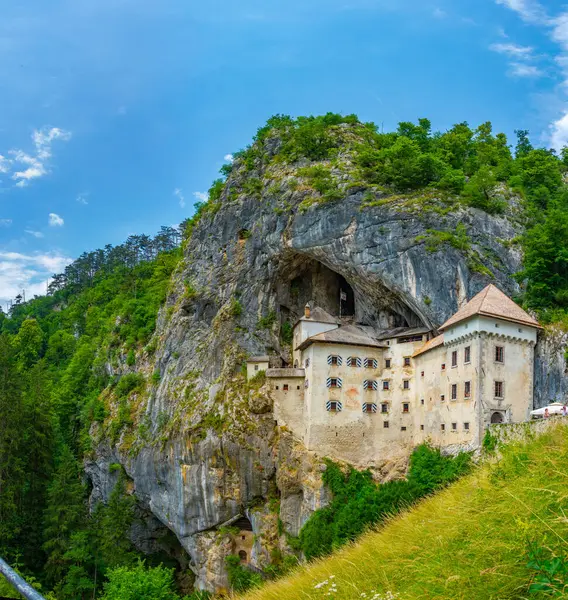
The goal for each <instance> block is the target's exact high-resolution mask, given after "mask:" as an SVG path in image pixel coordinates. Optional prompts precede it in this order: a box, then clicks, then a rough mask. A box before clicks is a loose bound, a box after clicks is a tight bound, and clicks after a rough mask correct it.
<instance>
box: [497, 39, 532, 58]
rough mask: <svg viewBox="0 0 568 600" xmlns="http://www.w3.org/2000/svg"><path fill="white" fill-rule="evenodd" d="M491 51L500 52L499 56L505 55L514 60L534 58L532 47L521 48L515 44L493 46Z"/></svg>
mask: <svg viewBox="0 0 568 600" xmlns="http://www.w3.org/2000/svg"><path fill="white" fill-rule="evenodd" d="M489 49H490V50H493V52H498V53H499V54H505V55H506V56H510V57H512V58H527V59H528V58H532V55H533V48H532V47H531V46H519V45H517V44H513V43H507V44H491V46H489Z"/></svg>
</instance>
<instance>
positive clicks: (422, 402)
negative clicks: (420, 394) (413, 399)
mask: <svg viewBox="0 0 568 600" xmlns="http://www.w3.org/2000/svg"><path fill="white" fill-rule="evenodd" d="M420 404H422V406H424V398H420Z"/></svg>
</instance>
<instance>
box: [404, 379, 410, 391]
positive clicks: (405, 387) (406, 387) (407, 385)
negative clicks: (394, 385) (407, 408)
mask: <svg viewBox="0 0 568 600" xmlns="http://www.w3.org/2000/svg"><path fill="white" fill-rule="evenodd" d="M402 389H403V390H409V389H410V379H405V380H404V381H403V382H402Z"/></svg>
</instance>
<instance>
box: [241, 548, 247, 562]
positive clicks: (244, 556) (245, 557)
mask: <svg viewBox="0 0 568 600" xmlns="http://www.w3.org/2000/svg"><path fill="white" fill-rule="evenodd" d="M239 558H240V559H241V562H245V561H246V559H247V553H246V552H245V551H244V550H239Z"/></svg>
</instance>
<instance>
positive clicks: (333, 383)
mask: <svg viewBox="0 0 568 600" xmlns="http://www.w3.org/2000/svg"><path fill="white" fill-rule="evenodd" d="M329 387H330V388H337V387H339V383H338V381H337V377H332V378H331V379H330V380H329Z"/></svg>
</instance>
